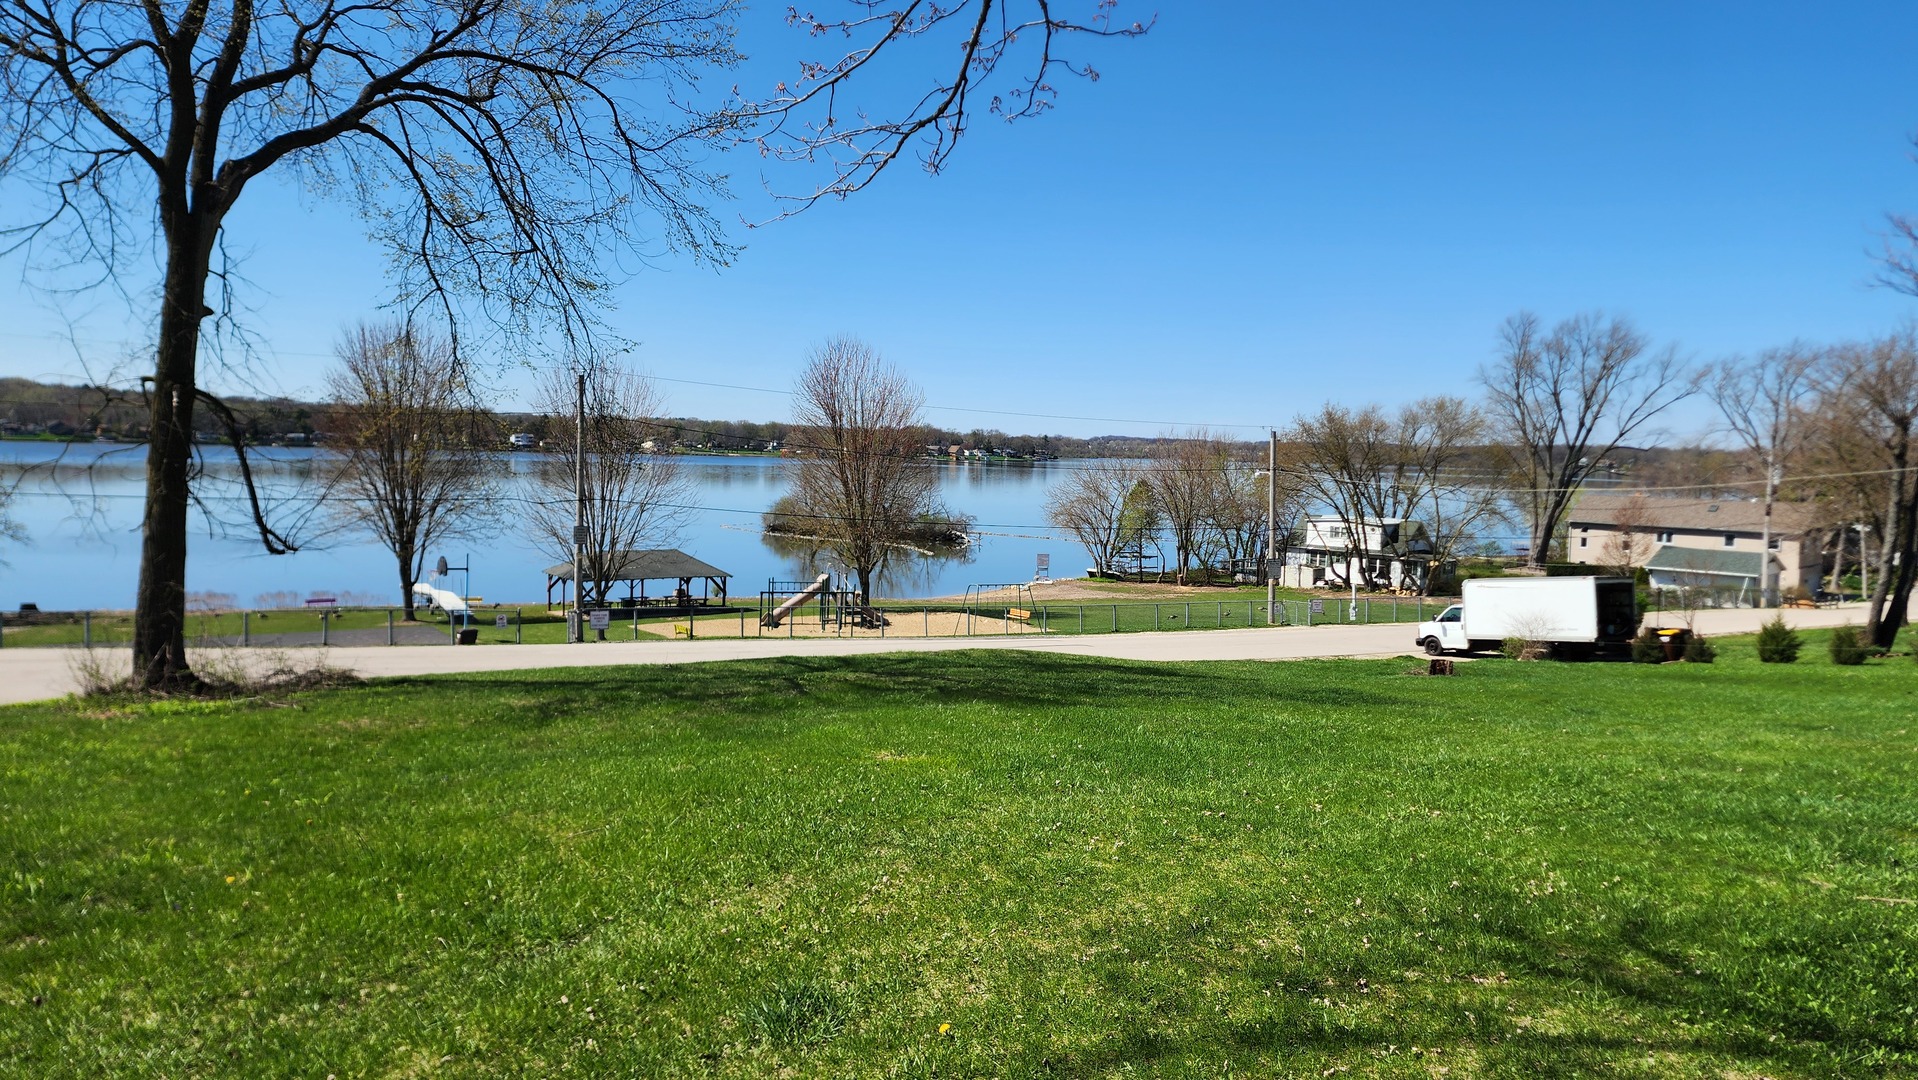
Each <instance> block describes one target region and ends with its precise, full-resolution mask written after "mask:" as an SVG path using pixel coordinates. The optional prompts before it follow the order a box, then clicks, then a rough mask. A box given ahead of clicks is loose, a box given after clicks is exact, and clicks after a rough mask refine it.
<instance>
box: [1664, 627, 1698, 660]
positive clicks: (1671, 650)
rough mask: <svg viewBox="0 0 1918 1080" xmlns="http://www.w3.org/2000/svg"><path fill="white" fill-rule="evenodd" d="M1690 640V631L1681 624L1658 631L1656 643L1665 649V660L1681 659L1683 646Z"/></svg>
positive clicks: (1683, 655) (1682, 657)
mask: <svg viewBox="0 0 1918 1080" xmlns="http://www.w3.org/2000/svg"><path fill="white" fill-rule="evenodd" d="M1691 640H1692V632H1691V631H1690V630H1687V629H1685V628H1684V627H1682V626H1674V627H1672V628H1671V629H1669V630H1660V631H1659V632H1658V645H1659V647H1660V648H1662V649H1664V650H1665V659H1666V660H1683V659H1684V658H1685V646H1686V644H1688V643H1689V642H1690V641H1691Z"/></svg>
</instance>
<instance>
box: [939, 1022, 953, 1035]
mask: <svg viewBox="0 0 1918 1080" xmlns="http://www.w3.org/2000/svg"><path fill="white" fill-rule="evenodd" d="M939 1034H941V1035H950V1034H952V1025H951V1024H940V1025H939Z"/></svg>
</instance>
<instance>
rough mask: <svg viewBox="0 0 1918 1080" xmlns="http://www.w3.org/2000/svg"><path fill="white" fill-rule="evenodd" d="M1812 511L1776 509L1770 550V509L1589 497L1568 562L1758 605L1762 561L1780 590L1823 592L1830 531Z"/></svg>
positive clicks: (1575, 521)
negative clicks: (1626, 570) (1639, 573)
mask: <svg viewBox="0 0 1918 1080" xmlns="http://www.w3.org/2000/svg"><path fill="white" fill-rule="evenodd" d="M1818 519H1819V515H1818V511H1817V508H1816V507H1814V506H1812V505H1811V504H1810V503H1784V502H1781V503H1776V504H1774V505H1773V506H1772V520H1771V550H1770V551H1769V552H1768V551H1766V550H1765V544H1764V528H1765V524H1764V521H1765V504H1764V503H1762V502H1759V501H1757V500H1740V499H1731V500H1726V499H1675V498H1661V497H1653V496H1643V495H1586V496H1584V497H1583V498H1581V499H1580V500H1579V501H1578V504H1577V505H1576V506H1574V507H1573V508H1572V512H1571V513H1570V515H1568V518H1567V522H1566V525H1567V529H1566V537H1565V561H1567V562H1572V563H1579V564H1582V565H1586V566H1623V565H1627V564H1629V565H1631V566H1642V567H1644V568H1645V570H1646V572H1647V576H1648V578H1649V579H1650V583H1651V585H1652V587H1653V588H1655V589H1691V588H1700V587H1705V588H1710V589H1712V590H1713V591H1715V592H1721V593H1726V594H1730V596H1729V597H1728V599H1730V598H1743V599H1742V600H1734V601H1733V602H1744V603H1756V602H1757V598H1758V590H1759V574H1760V571H1761V569H1762V568H1763V566H1764V560H1765V559H1766V558H1769V559H1770V560H1771V562H1772V573H1774V574H1775V575H1777V580H1778V588H1779V589H1781V590H1785V589H1801V590H1803V591H1805V592H1807V593H1814V592H1817V591H1818V588H1819V585H1820V583H1821V582H1822V581H1823V580H1824V575H1825V555H1824V549H1825V530H1824V529H1823V528H1821V527H1820V525H1819V524H1818Z"/></svg>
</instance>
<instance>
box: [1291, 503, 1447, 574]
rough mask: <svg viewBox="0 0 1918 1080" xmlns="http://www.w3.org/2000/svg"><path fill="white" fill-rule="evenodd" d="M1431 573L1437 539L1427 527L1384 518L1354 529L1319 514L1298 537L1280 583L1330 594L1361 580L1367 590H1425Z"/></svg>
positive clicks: (1331, 515) (1298, 533) (1342, 519)
mask: <svg viewBox="0 0 1918 1080" xmlns="http://www.w3.org/2000/svg"><path fill="white" fill-rule="evenodd" d="M1355 528H1356V530H1357V533H1358V535H1357V536H1356V537H1355V536H1354V535H1353V531H1354V529H1355ZM1431 572H1432V537H1431V534H1430V533H1429V532H1428V531H1427V530H1426V528H1425V524H1424V523H1423V522H1419V521H1410V520H1407V519H1405V518H1383V519H1380V520H1376V521H1362V522H1359V523H1358V524H1357V525H1356V526H1351V525H1348V524H1347V523H1346V521H1345V519H1344V518H1341V517H1339V516H1337V515H1335V514H1319V515H1314V516H1312V517H1308V518H1306V519H1305V521H1304V523H1303V524H1302V525H1301V526H1300V528H1299V530H1298V532H1296V533H1295V534H1294V535H1293V539H1292V544H1291V546H1290V547H1289V548H1288V549H1287V550H1286V553H1285V565H1284V566H1283V567H1281V568H1280V571H1279V584H1281V585H1284V586H1286V587H1288V588H1293V589H1327V588H1344V587H1346V586H1348V585H1350V584H1351V583H1352V582H1353V581H1357V582H1358V583H1359V584H1361V585H1364V586H1366V587H1368V588H1386V589H1419V590H1423V589H1424V587H1425V583H1426V579H1427V578H1428V577H1429V576H1430V575H1431Z"/></svg>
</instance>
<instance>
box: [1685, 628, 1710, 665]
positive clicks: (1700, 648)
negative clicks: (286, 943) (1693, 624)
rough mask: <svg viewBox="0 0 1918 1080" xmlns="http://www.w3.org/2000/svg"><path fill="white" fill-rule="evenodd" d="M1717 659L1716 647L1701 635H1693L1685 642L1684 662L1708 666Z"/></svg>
mask: <svg viewBox="0 0 1918 1080" xmlns="http://www.w3.org/2000/svg"><path fill="white" fill-rule="evenodd" d="M1716 659H1718V646H1716V645H1713V644H1712V643H1711V642H1710V641H1708V640H1706V638H1705V635H1703V634H1693V635H1692V636H1691V637H1689V638H1687V639H1686V640H1685V660H1686V661H1687V662H1688V663H1693V664H1709V663H1711V662H1712V661H1713V660H1716Z"/></svg>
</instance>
